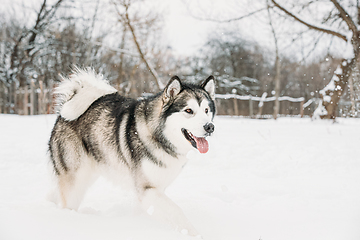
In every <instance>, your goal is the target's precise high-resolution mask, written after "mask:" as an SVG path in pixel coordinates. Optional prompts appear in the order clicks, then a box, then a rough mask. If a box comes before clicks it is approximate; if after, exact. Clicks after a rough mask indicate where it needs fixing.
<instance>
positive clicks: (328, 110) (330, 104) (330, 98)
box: [314, 54, 358, 119]
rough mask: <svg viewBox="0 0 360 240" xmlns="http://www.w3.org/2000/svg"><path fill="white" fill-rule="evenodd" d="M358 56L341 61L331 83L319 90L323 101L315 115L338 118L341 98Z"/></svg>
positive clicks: (323, 117) (324, 117)
mask: <svg viewBox="0 0 360 240" xmlns="http://www.w3.org/2000/svg"><path fill="white" fill-rule="evenodd" d="M357 55H358V54H357ZM357 57H358V56H355V57H354V58H352V59H350V60H347V59H343V60H342V61H341V64H340V65H339V66H338V67H337V69H336V70H335V72H334V75H333V77H332V79H331V80H330V82H329V84H328V85H326V87H325V88H324V89H322V90H320V91H319V93H320V94H321V96H322V98H323V101H322V103H321V105H319V107H318V109H317V110H315V112H314V115H317V114H318V115H319V116H320V118H322V119H335V118H336V115H337V107H338V105H339V100H340V98H341V95H342V94H343V92H344V90H345V88H346V86H347V84H348V82H349V79H350V77H351V72H352V69H353V68H354V67H355V64H356V59H357Z"/></svg>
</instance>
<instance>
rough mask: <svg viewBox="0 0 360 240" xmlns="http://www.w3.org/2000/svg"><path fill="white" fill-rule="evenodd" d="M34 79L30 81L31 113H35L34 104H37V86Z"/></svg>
mask: <svg viewBox="0 0 360 240" xmlns="http://www.w3.org/2000/svg"><path fill="white" fill-rule="evenodd" d="M34 84H35V83H34V81H33V80H31V82H30V115H34V105H35V93H34V91H35V86H34Z"/></svg>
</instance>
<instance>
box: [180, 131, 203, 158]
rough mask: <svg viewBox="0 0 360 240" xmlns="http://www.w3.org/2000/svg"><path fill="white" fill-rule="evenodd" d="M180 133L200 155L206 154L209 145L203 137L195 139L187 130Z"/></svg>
mask: <svg viewBox="0 0 360 240" xmlns="http://www.w3.org/2000/svg"><path fill="white" fill-rule="evenodd" d="M181 131H182V133H183V134H184V136H185V138H186V140H188V141H189V142H190V143H191V145H192V146H193V147H194V148H196V149H197V150H199V152H200V153H207V151H208V150H209V143H208V141H207V140H206V139H205V138H204V137H195V136H194V135H193V134H192V133H191V132H190V131H189V130H187V129H185V128H182V129H181Z"/></svg>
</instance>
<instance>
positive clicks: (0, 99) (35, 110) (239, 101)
mask: <svg viewBox="0 0 360 240" xmlns="http://www.w3.org/2000/svg"><path fill="white" fill-rule="evenodd" d="M54 87H55V84H54V83H53V82H51V81H50V82H49V83H48V85H47V86H45V85H44V83H43V82H42V81H36V82H35V81H32V82H31V84H30V85H28V86H25V87H20V88H19V87H16V85H15V84H10V85H8V86H5V84H4V83H1V82H0V113H13V114H20V115H37V114H49V113H54V103H55V99H54V96H53V92H54ZM215 97H216V104H217V114H219V115H242V116H250V117H260V118H265V117H271V116H272V114H273V111H274V105H275V97H266V94H263V95H262V96H261V97H255V96H240V95H236V94H216V96H215ZM279 101H280V110H279V114H280V115H300V116H303V115H304V114H305V115H311V114H312V112H313V110H314V106H315V104H313V105H314V106H312V107H310V104H312V103H315V101H314V100H313V99H310V100H309V101H308V102H307V103H304V98H303V97H300V98H292V97H288V96H283V97H280V98H279Z"/></svg>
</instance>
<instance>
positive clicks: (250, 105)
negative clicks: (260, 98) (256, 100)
mask: <svg viewBox="0 0 360 240" xmlns="http://www.w3.org/2000/svg"><path fill="white" fill-rule="evenodd" d="M249 115H250V117H252V116H253V115H254V109H253V101H252V96H250V98H249Z"/></svg>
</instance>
